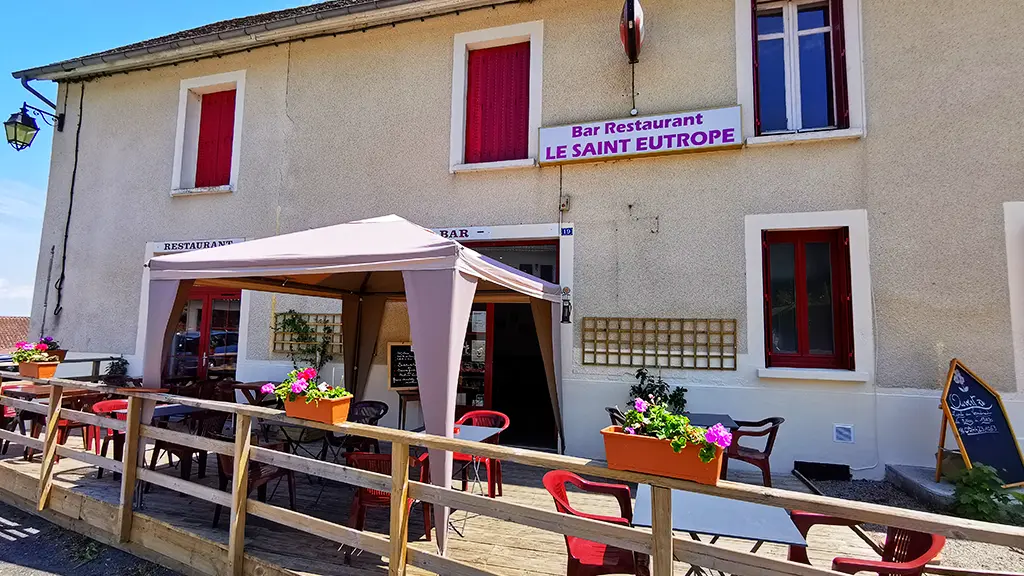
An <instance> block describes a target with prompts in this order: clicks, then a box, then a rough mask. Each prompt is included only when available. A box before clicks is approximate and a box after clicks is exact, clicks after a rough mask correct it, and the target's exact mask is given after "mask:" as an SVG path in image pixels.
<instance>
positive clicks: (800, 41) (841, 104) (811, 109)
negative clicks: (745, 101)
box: [752, 0, 850, 134]
mask: <svg viewBox="0 0 1024 576" xmlns="http://www.w3.org/2000/svg"><path fill="white" fill-rule="evenodd" d="M842 4H843V3H842V1H841V0H826V1H824V2H822V1H820V0H819V1H814V0H811V1H807V0H784V1H782V2H778V1H775V2H758V1H757V0H753V4H752V6H753V10H754V17H753V21H754V33H753V36H754V38H755V40H756V41H755V43H754V50H753V59H754V87H755V89H754V100H755V109H756V110H755V120H754V122H755V125H756V126H755V128H756V131H757V134H767V133H771V132H798V131H801V130H821V129H828V128H847V127H849V125H850V113H849V104H848V99H847V96H846V62H845V58H846V54H845V48H844V39H843V31H842V22H843V16H842Z"/></svg>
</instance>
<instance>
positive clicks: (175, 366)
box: [164, 288, 242, 381]
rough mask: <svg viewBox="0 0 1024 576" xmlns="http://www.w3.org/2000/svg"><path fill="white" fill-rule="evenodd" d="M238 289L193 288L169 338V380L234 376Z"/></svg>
mask: <svg viewBox="0 0 1024 576" xmlns="http://www.w3.org/2000/svg"><path fill="white" fill-rule="evenodd" d="M241 298H242V292H241V291H240V290H223V289H212V288H194V289H193V290H192V291H191V292H189V297H188V301H187V302H186V303H185V308H184V309H183V310H182V311H181V316H179V318H178V325H177V327H176V329H175V332H174V336H173V337H172V338H171V349H170V353H169V355H168V361H167V366H166V370H165V373H164V374H165V377H166V378H167V379H168V380H171V381H186V380H206V379H208V378H213V379H221V378H233V377H234V375H235V365H236V362H237V358H238V324H239V318H240V315H241Z"/></svg>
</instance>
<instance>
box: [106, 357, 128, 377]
mask: <svg viewBox="0 0 1024 576" xmlns="http://www.w3.org/2000/svg"><path fill="white" fill-rule="evenodd" d="M126 376H128V360H126V359H125V357H124V356H121V357H120V358H118V359H116V360H111V362H110V364H107V369H106V371H105V372H104V374H103V381H104V382H122V381H124V379H125V377H126Z"/></svg>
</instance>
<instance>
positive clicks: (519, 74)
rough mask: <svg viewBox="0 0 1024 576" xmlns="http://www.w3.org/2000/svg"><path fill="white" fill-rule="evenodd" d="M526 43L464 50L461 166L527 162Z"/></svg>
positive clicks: (527, 101) (527, 44)
mask: <svg viewBox="0 0 1024 576" xmlns="http://www.w3.org/2000/svg"><path fill="white" fill-rule="evenodd" d="M529 113H530V43H529V42H520V43H518V44H508V45H505V46H496V47H494V48H483V49H480V50H470V51H469V63H468V65H467V70H466V163H467V164H474V163H478V162H497V161H501V160H522V159H524V158H526V157H527V146H528V141H529Z"/></svg>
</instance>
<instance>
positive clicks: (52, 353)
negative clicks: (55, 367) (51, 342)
mask: <svg viewBox="0 0 1024 576" xmlns="http://www.w3.org/2000/svg"><path fill="white" fill-rule="evenodd" d="M46 353H47V354H49V355H50V356H56V357H57V362H63V361H64V358H66V357H67V355H68V351H67V350H47V351H46Z"/></svg>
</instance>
